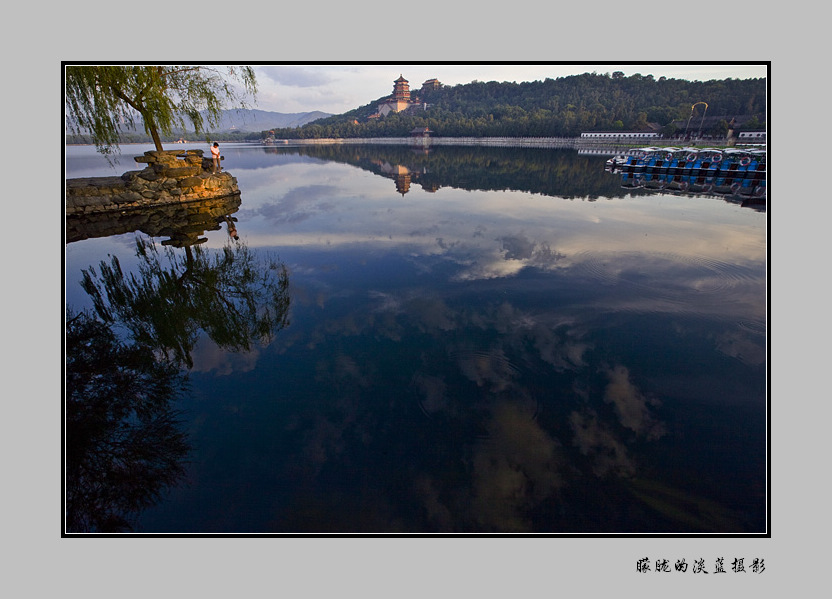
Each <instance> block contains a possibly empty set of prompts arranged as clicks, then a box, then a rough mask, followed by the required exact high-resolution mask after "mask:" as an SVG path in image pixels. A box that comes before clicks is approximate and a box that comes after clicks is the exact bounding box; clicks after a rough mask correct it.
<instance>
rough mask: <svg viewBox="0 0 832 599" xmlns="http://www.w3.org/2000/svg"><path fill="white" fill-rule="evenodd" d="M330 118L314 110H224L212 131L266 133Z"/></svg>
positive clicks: (328, 114) (328, 115) (327, 114)
mask: <svg viewBox="0 0 832 599" xmlns="http://www.w3.org/2000/svg"><path fill="white" fill-rule="evenodd" d="M330 116H332V115H331V114H330V113H327V112H321V111H319V110H315V111H313V112H293V113H284V112H271V111H268V110H254V109H240V110H224V111H223V114H222V119H221V120H220V123H219V125H218V126H217V127H214V128H212V130H214V131H217V132H223V131H252V132H258V131H267V130H269V129H282V128H287V127H289V128H294V127H301V126H303V125H305V124H307V123H311V122H312V121H315V120H317V119H323V118H326V117H330Z"/></svg>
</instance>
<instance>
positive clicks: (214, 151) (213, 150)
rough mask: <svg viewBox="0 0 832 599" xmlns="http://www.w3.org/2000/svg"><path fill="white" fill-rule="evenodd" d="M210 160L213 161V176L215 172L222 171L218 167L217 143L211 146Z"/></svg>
mask: <svg viewBox="0 0 832 599" xmlns="http://www.w3.org/2000/svg"><path fill="white" fill-rule="evenodd" d="M211 158H213V160H214V173H213V174H217V172H219V171H221V170H222V167H221V166H220V144H218V143H217V142H214V145H213V146H211Z"/></svg>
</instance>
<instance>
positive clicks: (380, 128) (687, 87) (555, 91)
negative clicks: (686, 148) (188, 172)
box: [274, 72, 766, 138]
mask: <svg viewBox="0 0 832 599" xmlns="http://www.w3.org/2000/svg"><path fill="white" fill-rule="evenodd" d="M411 96H415V97H418V98H419V100H420V101H421V102H422V104H423V106H424V104H427V108H423V107H422V108H417V109H411V110H409V111H407V112H402V113H398V114H395V113H393V114H389V115H387V116H386V117H378V118H372V117H371V115H373V114H374V113H376V111H377V106H378V104H379V102H380V101H381V100H383V99H384V98H379V99H377V100H375V101H372V102H370V103H368V104H366V105H364V106H361V107H359V108H356V109H354V110H351V111H349V112H346V113H344V114H340V115H335V116H332V117H329V118H325V119H320V120H317V121H315V122H313V123H309V124H307V125H305V126H303V127H299V128H297V129H278V130H275V132H274V135H275V136H276V137H278V138H321V137H400V136H407V135H409V134H410V131H412V130H413V129H414V128H415V127H428V128H429V129H430V130H431V131H432V132H433V134H434V135H436V136H447V137H459V136H482V137H489V136H532V137H576V136H579V135H580V134H581V132H584V131H610V130H621V131H638V130H644V129H646V128H647V127H648V126H649V125H650V124H657V125H658V126H660V127H661V128H663V129H664V132H665V133H673V125H672V123H673V121H674V120H677V121H678V120H685V119H688V118H689V117H690V116H691V112H692V107H693V105H694V104H696V103H698V102H705V103H707V105H708V106H707V116H708V117H709V118H710V117H724V119H725V121H726V122H727V121H730V119H732V118H735V117H743V118H747V117H752V116H753V117H756V118H755V119H754V122H755V124H756V125H758V126H759V125H760V124H762V123H765V121H766V80H765V79H742V80H740V79H724V80H711V81H704V82H703V81H685V80H682V79H666V78H664V77H662V78H660V79H654V78H653V76H652V75H638V74H637V75H632V76H630V77H625V76H624V75H623V73H620V72H615V73H612V74H611V75H610V74H597V73H585V74H583V75H575V76H570V77H561V78H558V79H546V80H544V81H533V82H524V83H507V82H504V83H498V82H496V81H491V82H478V81H474V82H472V83H467V84H463V85H454V86H441V87H439V88H438V89H421V90H420V89H418V88H414V87H413V86H412V87H411ZM703 110H704V105H698V106H697V107H696V115H695V116H696V118H697V119H699V117H701V116H702V112H703ZM738 120H742V119H738ZM717 126H719V123H717ZM722 127H723V128H724V124H723V125H722Z"/></svg>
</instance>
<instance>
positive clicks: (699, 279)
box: [574, 252, 762, 304]
mask: <svg viewBox="0 0 832 599" xmlns="http://www.w3.org/2000/svg"><path fill="white" fill-rule="evenodd" d="M575 258H576V259H575V267H574V268H575V271H576V272H577V273H581V274H584V275H586V276H589V277H590V278H592V279H594V280H596V281H598V282H599V283H601V284H603V285H620V286H626V287H629V288H632V289H637V290H641V291H644V292H649V294H650V295H651V296H652V297H654V298H655V299H661V300H665V301H669V302H677V303H684V304H692V303H695V302H696V301H701V300H702V299H704V298H707V297H719V298H723V297H724V296H725V295H726V294H728V293H729V292H730V291H732V290H734V289H736V288H738V287H740V286H743V285H747V284H754V283H757V282H759V281H760V280H761V277H762V274H761V273H760V272H759V271H758V270H757V268H756V266H748V265H743V264H737V263H735V262H729V261H725V260H720V259H718V258H712V257H705V256H696V255H690V254H674V253H669V252H662V253H659V252H656V253H643V252H615V253H607V254H599V253H597V252H582V253H580V254H577V255H576V257H575Z"/></svg>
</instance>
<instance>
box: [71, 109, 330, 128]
mask: <svg viewBox="0 0 832 599" xmlns="http://www.w3.org/2000/svg"><path fill="white" fill-rule="evenodd" d="M330 116H332V115H331V114H330V113H328V112H321V111H319V110H315V111H313V112H292V113H284V112H270V111H268V110H253V109H236V110H223V111H222V116H221V117H220V122H219V125H218V126H217V127H210V129H211V132H213V133H227V132H233V131H242V132H251V133H259V132H260V131H268V130H269V129H286V128H288V129H294V128H296V127H301V126H303V125H306V124H307V123H311V122H312V121H315V120H318V119H322V118H326V117H330ZM186 122H187V121H186ZM141 123H142V120H141V117H137V118H136V128H135V130H136V131H141V130H142V125H141ZM206 126H207V125H206ZM70 128H71V127H69V120H67V129H68V130H69V129H70ZM186 131H187V132H189V133H193V128H192V127H190V126H189V127H186Z"/></svg>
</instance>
